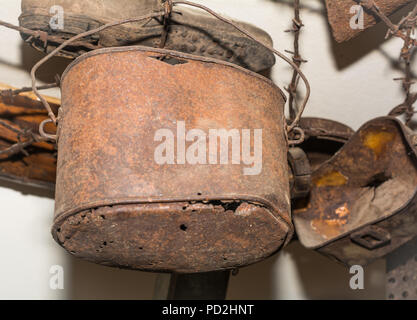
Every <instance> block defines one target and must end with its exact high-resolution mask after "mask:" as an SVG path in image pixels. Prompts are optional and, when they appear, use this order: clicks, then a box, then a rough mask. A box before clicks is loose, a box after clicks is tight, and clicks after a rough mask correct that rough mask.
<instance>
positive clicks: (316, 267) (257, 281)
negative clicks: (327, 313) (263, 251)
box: [228, 241, 385, 300]
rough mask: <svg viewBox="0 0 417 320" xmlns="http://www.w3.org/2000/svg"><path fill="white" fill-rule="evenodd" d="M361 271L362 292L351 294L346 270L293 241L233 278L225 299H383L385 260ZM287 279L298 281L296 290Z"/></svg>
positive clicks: (348, 275)
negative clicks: (362, 276)
mask: <svg viewBox="0 0 417 320" xmlns="http://www.w3.org/2000/svg"><path fill="white" fill-rule="evenodd" d="M285 260H286V261H285ZM288 261H289V262H290V263H288ZM283 262H284V263H283ZM285 262H286V263H285ZM280 267H282V269H281V270H279V269H280ZM364 269H365V289H364V290H352V289H351V288H350V286H349V281H350V279H351V277H352V275H351V274H349V269H348V268H346V267H344V266H342V265H339V264H338V263H336V262H333V261H332V260H330V259H328V258H326V257H324V256H322V255H321V254H319V253H316V252H314V251H311V250H308V249H305V248H304V247H302V245H301V244H300V243H299V242H298V241H293V242H292V243H291V244H290V245H289V246H288V247H287V248H286V249H284V250H283V251H282V252H281V253H279V254H278V255H276V256H274V257H271V258H269V259H268V260H266V261H264V262H262V263H260V264H257V265H254V266H251V267H247V268H244V269H241V270H240V273H239V275H238V276H237V277H232V278H231V281H230V288H229V294H228V299H298V298H304V299H314V300H316V299H333V300H337V299H353V300H360V299H378V300H379V299H384V298H385V260H378V261H376V262H374V263H373V264H371V265H369V266H368V267H365V268H364ZM279 274H280V276H278V277H277V275H279ZM286 277H287V278H295V279H298V281H295V282H294V283H293V285H294V286H295V287H293V286H291V287H289V286H288V282H287V281H286ZM284 282H285V283H284ZM297 286H298V287H297ZM299 293H302V297H299Z"/></svg>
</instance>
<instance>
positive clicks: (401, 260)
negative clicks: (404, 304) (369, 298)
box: [386, 238, 417, 300]
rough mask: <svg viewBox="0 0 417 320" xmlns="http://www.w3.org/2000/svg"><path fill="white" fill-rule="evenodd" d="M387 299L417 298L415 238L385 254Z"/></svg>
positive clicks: (416, 245)
mask: <svg viewBox="0 0 417 320" xmlns="http://www.w3.org/2000/svg"><path fill="white" fill-rule="evenodd" d="M386 293H387V299H390V300H417V238H415V239H413V240H412V241H411V242H409V243H407V244H405V245H404V246H402V247H400V248H399V249H397V250H395V251H394V252H393V253H391V254H389V255H388V256H387V291H386Z"/></svg>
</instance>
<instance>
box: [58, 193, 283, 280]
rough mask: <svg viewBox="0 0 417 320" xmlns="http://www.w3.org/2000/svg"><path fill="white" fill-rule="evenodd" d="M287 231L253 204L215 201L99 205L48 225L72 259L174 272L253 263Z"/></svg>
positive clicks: (266, 254) (273, 248) (274, 247)
mask: <svg viewBox="0 0 417 320" xmlns="http://www.w3.org/2000/svg"><path fill="white" fill-rule="evenodd" d="M289 231H290V230H289V227H288V225H287V224H286V223H285V222H284V221H279V220H276V219H274V218H273V217H272V213H271V212H270V211H269V210H268V209H266V208H263V207H262V206H260V205H258V204H250V203H247V202H242V203H240V202H231V203H227V202H225V203H222V202H220V201H218V202H209V203H200V202H198V203H194V204H191V203H190V202H172V203H149V204H132V205H118V206H114V207H99V208H97V209H95V210H94V209H92V210H88V211H83V212H80V213H77V214H76V215H73V216H71V217H69V218H68V219H65V220H63V221H62V222H61V223H57V224H55V226H54V236H55V238H56V240H57V241H58V243H59V244H61V245H62V246H63V247H64V248H65V249H66V250H68V251H69V252H70V253H71V254H73V255H74V256H76V257H79V258H82V259H85V260H88V261H92V262H95V263H100V264H103V265H107V266H111V267H119V268H127V269H136V270H144V271H159V272H173V271H175V272H177V273H196V272H207V271H212V270H221V269H233V268H236V267H241V266H245V265H248V264H251V263H255V262H257V261H259V260H262V259H264V258H266V257H269V256H270V255H272V254H273V253H275V252H276V251H277V250H278V249H280V247H281V245H282V244H283V243H284V242H285V241H286V239H287V236H288V232H289ZM277 244H279V245H278V246H277Z"/></svg>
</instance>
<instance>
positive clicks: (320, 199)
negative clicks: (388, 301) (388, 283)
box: [293, 117, 417, 266]
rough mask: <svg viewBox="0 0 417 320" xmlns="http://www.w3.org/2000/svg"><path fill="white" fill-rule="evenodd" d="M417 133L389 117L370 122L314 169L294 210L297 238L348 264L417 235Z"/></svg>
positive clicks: (373, 256) (363, 262) (384, 251)
mask: <svg viewBox="0 0 417 320" xmlns="http://www.w3.org/2000/svg"><path fill="white" fill-rule="evenodd" d="M416 145H417V136H416V135H415V133H414V132H412V131H411V130H410V129H409V128H408V127H405V126H404V125H403V124H402V123H401V122H400V121H399V120H397V119H395V118H391V117H382V118H377V119H374V120H372V121H369V122H368V123H366V124H365V125H364V126H362V128H361V129H359V131H358V132H357V133H355V135H353V137H352V138H351V139H350V140H349V141H348V142H347V143H346V144H345V145H344V146H343V147H342V148H341V149H340V150H339V151H338V153H337V154H336V155H335V156H334V157H333V158H331V159H330V160H328V161H327V162H325V163H324V164H323V165H321V166H320V167H319V168H318V169H316V170H315V171H314V172H313V174H312V182H313V186H312V189H311V194H310V198H309V200H308V202H307V204H306V206H305V207H302V206H301V207H300V208H297V209H296V210H294V215H293V219H294V224H295V227H296V230H297V235H298V238H299V239H300V241H301V243H302V244H303V245H304V246H305V247H307V248H309V249H315V250H317V251H319V252H321V253H323V254H325V255H327V256H329V257H331V258H333V259H334V260H336V261H339V262H341V263H343V264H345V265H348V266H351V265H355V264H359V265H366V264H368V263H370V262H372V261H373V260H375V259H377V258H382V257H384V256H386V255H387V254H388V253H390V252H392V251H394V250H396V249H397V248H399V247H400V246H402V245H403V244H405V243H407V242H408V241H410V240H412V239H413V238H415V237H417V189H416V185H417V153H416Z"/></svg>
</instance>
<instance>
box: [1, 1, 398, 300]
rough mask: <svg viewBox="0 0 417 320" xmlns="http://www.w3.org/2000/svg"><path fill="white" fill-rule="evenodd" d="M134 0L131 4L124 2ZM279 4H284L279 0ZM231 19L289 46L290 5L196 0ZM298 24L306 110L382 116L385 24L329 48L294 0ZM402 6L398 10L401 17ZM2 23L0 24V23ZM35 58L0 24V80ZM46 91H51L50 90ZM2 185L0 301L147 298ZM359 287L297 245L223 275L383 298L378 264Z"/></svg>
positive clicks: (255, 285)
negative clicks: (71, 246)
mask: <svg viewBox="0 0 417 320" xmlns="http://www.w3.org/2000/svg"><path fill="white" fill-rule="evenodd" d="M132 1H139V0H132ZM283 1H284V2H285V0H283ZM196 2H200V3H204V4H206V5H207V6H209V7H211V8H213V9H215V10H217V11H219V12H221V13H224V14H226V15H228V16H230V17H233V18H237V19H241V20H245V21H248V22H252V23H254V24H256V25H258V26H259V27H261V28H263V29H265V30H266V31H268V32H269V33H270V34H271V36H272V38H273V39H274V42H275V47H276V48H277V49H279V50H281V51H282V50H284V49H292V41H293V39H292V35H291V34H289V33H285V32H284V30H286V29H288V28H289V27H290V25H291V22H290V21H291V18H292V16H293V11H292V8H291V7H290V6H288V5H287V4H283V3H282V1H273V0H206V1H196ZM302 3H304V4H305V5H306V6H307V7H309V8H310V9H305V10H303V11H302V18H303V21H304V23H305V25H306V28H305V29H304V32H303V34H302V41H301V47H302V52H303V56H304V58H306V59H308V61H309V63H308V64H306V65H304V69H303V70H304V71H305V73H306V74H307V76H308V77H309V79H310V81H311V85H312V97H311V101H310V104H309V107H308V110H307V112H306V115H309V116H319V117H326V118H329V119H334V120H339V121H342V122H344V123H346V124H348V125H350V126H352V127H353V128H354V129H357V128H359V126H360V125H362V124H363V123H364V122H366V121H367V120H369V119H371V118H373V117H377V116H381V115H386V114H387V113H388V111H389V110H390V109H392V108H393V107H394V106H396V105H397V104H399V102H401V101H402V98H403V96H402V92H401V87H400V84H399V83H395V82H394V81H393V80H392V79H393V78H395V77H398V76H401V73H399V72H398V71H397V70H395V69H393V67H392V64H391V62H390V59H391V58H392V59H396V58H397V56H398V53H399V50H400V47H401V43H400V42H399V41H398V40H396V39H392V40H388V41H385V42H384V40H383V39H384V35H385V31H386V29H385V27H384V26H383V25H379V26H377V27H375V28H373V29H372V30H369V31H366V32H364V34H363V35H362V36H360V37H359V38H357V39H355V40H353V41H351V42H349V43H347V44H343V45H338V44H336V43H335V42H334V41H333V40H332V38H331V34H330V29H329V26H328V23H327V20H326V18H325V14H324V11H323V10H324V4H323V1H322V0H302ZM404 12H405V11H404V10H403V11H402V12H401V13H400V14H399V15H397V16H401V15H402V14H403V13H404ZM19 13H20V1H19V0H0V19H2V20H6V21H8V22H11V23H14V24H17V18H18V16H19ZM0 28H1V27H0ZM40 57H42V55H41V54H40V53H38V52H36V51H35V50H34V49H32V48H29V47H27V46H26V45H24V44H23V43H22V41H21V39H20V36H19V35H18V33H16V32H15V31H11V30H7V29H4V28H1V29H0V82H2V83H7V84H9V85H13V86H15V87H21V86H27V85H29V84H30V78H29V75H28V72H29V70H30V68H31V67H32V66H33V64H34V63H35V62H36V61H37V60H39V59H40ZM66 63H67V62H66V61H65V60H63V59H58V58H57V59H55V60H53V61H51V62H50V63H49V65H48V67H46V68H44V69H43V71H41V72H40V76H39V78H40V80H44V81H52V79H53V76H54V75H55V74H56V73H61V72H62V71H63V70H64V68H65V65H66ZM290 77H291V70H290V68H289V67H287V66H286V65H285V64H284V63H281V62H278V65H277V66H275V67H274V68H273V70H272V78H273V80H274V81H275V82H276V83H277V84H278V85H279V86H280V87H281V88H282V87H284V86H286V85H287V84H288V82H289V79H290ZM45 94H49V95H55V96H58V95H59V92H57V91H56V90H49V91H47V92H45ZM28 191H30V192H31V193H32V192H33V190H27V189H25V188H21V187H18V186H14V185H11V184H8V183H1V184H0V217H1V223H0V257H1V258H0V259H1V260H0V263H1V264H0V299H14V298H17V299H63V298H67V299H68V298H70V299H103V298H114V299H122V298H127V299H150V298H152V295H153V286H154V281H155V278H156V275H154V274H148V273H142V272H134V271H122V270H117V269H111V268H106V267H101V266H97V265H94V264H90V263H86V262H82V261H79V260H76V259H74V258H73V257H71V256H70V255H68V254H66V252H65V251H64V250H63V249H61V248H60V247H59V246H58V245H57V244H56V243H55V242H54V241H53V239H52V237H51V235H50V226H51V221H52V215H53V200H52V199H51V198H50V197H47V195H45V194H42V193H41V192H38V196H34V195H28V194H27V192H28ZM52 265H62V266H63V267H64V270H65V289H64V290H57V291H54V290H51V289H50V288H49V279H50V274H49V269H50V267H51V266H52ZM365 275H366V282H365V287H366V289H365V290H364V291H360V292H359V291H353V290H351V289H350V288H349V278H350V275H349V272H348V270H347V269H345V268H344V267H342V266H340V265H337V264H336V263H334V262H331V261H330V260H328V259H327V258H324V257H322V256H321V255H319V254H318V253H316V252H312V251H308V250H306V249H304V248H303V247H302V246H301V245H300V244H298V243H297V242H295V243H292V244H291V245H290V246H289V247H288V248H286V249H285V250H283V251H282V252H281V253H279V254H277V255H276V256H274V257H272V258H270V259H268V260H267V261H264V262H262V263H260V264H257V265H254V266H251V267H248V268H244V269H242V270H241V271H240V273H239V275H238V276H236V277H232V279H231V282H230V289H229V294H228V298H229V299H321V298H326V299H345V298H349V299H363V298H370V299H382V298H384V295H385V293H384V290H385V286H384V282H385V262H384V261H377V262H375V263H373V264H372V265H370V266H369V267H367V268H366V270H365Z"/></svg>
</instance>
